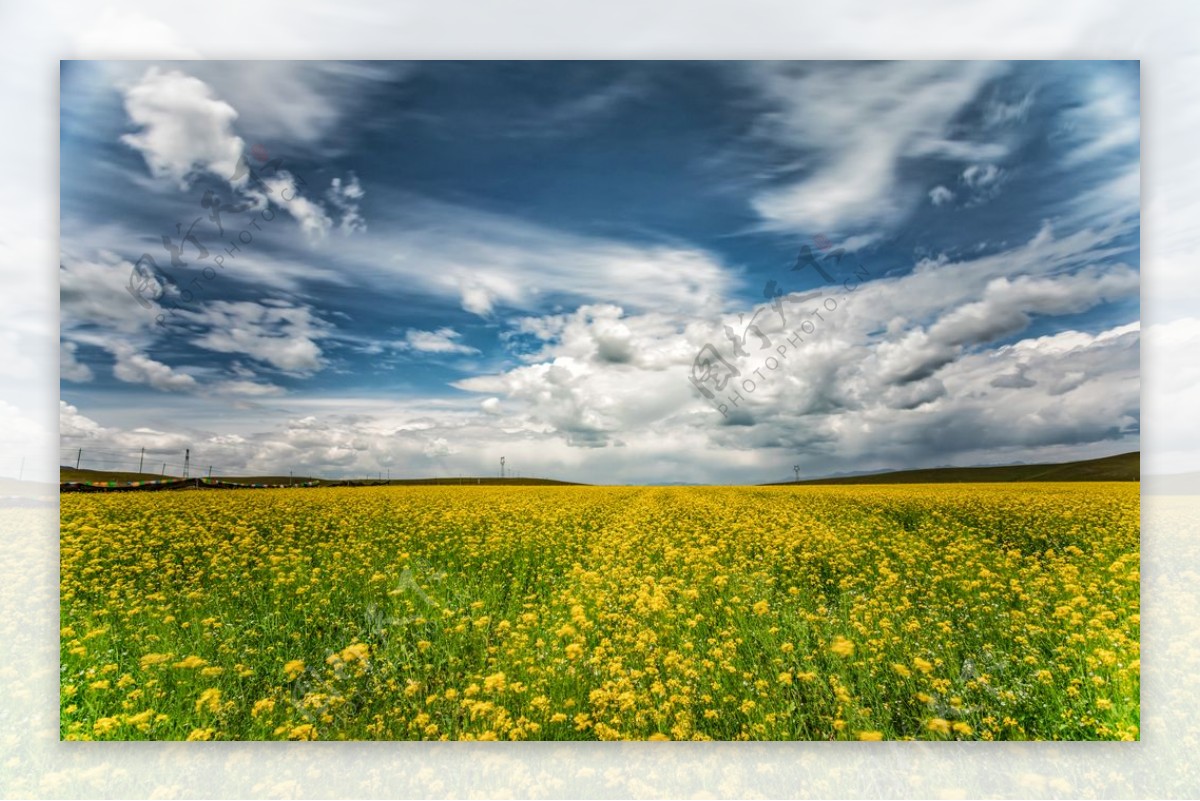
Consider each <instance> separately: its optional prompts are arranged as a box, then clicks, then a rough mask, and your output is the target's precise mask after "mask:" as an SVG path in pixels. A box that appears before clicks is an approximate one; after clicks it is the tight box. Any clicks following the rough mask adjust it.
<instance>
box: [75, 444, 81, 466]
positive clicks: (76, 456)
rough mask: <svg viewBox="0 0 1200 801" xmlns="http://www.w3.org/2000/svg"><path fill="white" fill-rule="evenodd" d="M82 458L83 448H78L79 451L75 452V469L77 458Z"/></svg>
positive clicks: (77, 464)
mask: <svg viewBox="0 0 1200 801" xmlns="http://www.w3.org/2000/svg"><path fill="white" fill-rule="evenodd" d="M82 458H83V448H80V449H79V453H77V454H75V469H76V470H78V469H79V460H80V459H82Z"/></svg>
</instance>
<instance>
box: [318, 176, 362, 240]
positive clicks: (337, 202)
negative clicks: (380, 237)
mask: <svg viewBox="0 0 1200 801" xmlns="http://www.w3.org/2000/svg"><path fill="white" fill-rule="evenodd" d="M364 194H366V193H365V192H364V191H363V188H362V184H360V183H359V182H358V176H357V175H355V174H354V173H350V175H349V177H348V178H347V179H346V180H345V181H343V180H342V179H341V178H336V177H335V178H334V179H333V181H332V182H330V185H329V191H328V192H327V193H326V196H327V197H328V198H329V202H330V203H332V204H333V206H334V207H335V208H336V209H337V210H338V211H340V212H341V213H342V219H341V222H339V223H338V229H339V230H341V232H342V233H343V234H354V233H362V232H364V231H366V230H367V221H366V220H364V219H363V217H362V214H361V213H360V212H359V210H358V201H360V200H362V197H363V195H364Z"/></svg>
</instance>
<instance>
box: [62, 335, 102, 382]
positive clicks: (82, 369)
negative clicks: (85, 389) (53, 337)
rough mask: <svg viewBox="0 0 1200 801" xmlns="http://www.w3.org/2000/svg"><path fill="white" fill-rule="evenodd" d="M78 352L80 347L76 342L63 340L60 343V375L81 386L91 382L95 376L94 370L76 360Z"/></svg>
mask: <svg viewBox="0 0 1200 801" xmlns="http://www.w3.org/2000/svg"><path fill="white" fill-rule="evenodd" d="M77 350H78V345H76V344H75V343H74V342H70V341H67V340H63V341H62V342H61V343H60V345H59V368H58V374H59V376H60V377H61V378H63V379H64V380H66V381H72V382H74V383H77V384H81V383H84V382H87V381H91V380H92V378H94V375H93V373H92V368H90V367H88V366H87V365H86V364H83V363H81V362H79V361H78V360H76V358H75V353H76V351H77Z"/></svg>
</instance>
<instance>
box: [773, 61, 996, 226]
mask: <svg viewBox="0 0 1200 801" xmlns="http://www.w3.org/2000/svg"><path fill="white" fill-rule="evenodd" d="M1002 69H1004V67H1003V65H998V64H988V63H982V62H927V61H913V62H902V63H888V64H869V65H864V64H852V63H835V64H833V65H825V66H824V68H822V69H819V70H818V69H814V68H813V67H812V66H811V65H805V64H802V63H793V64H778V65H777V64H772V65H760V66H757V67H755V68H754V71H753V73H752V77H751V80H752V83H753V85H754V86H756V87H757V88H758V90H759V91H760V92H761V94H762V95H763V97H764V98H765V99H766V100H767V101H768V102H770V103H772V104H773V105H774V108H775V110H774V111H773V112H772V113H771V114H770V115H769V116H768V117H767V119H766V121H765V123H764V126H763V129H762V133H764V134H765V135H766V136H768V137H769V138H770V139H772V140H773V141H775V142H777V143H779V144H780V145H782V146H786V147H791V148H795V149H796V150H797V152H798V154H799V155H798V156H797V163H798V165H799V166H802V167H803V168H804V169H805V170H806V173H805V174H804V176H803V177H802V178H801V179H800V180H798V181H796V182H794V183H791V184H788V185H784V186H782V187H777V188H773V189H770V190H767V191H765V192H762V193H760V194H759V195H758V197H756V198H755V199H754V201H753V203H754V207H755V209H756V210H757V211H758V213H759V214H760V215H762V217H763V218H764V220H765V221H766V222H767V224H768V225H770V226H773V227H779V228H783V229H786V230H799V231H804V232H810V233H811V232H812V231H824V232H827V233H828V232H850V231H855V232H857V231H861V230H863V229H869V228H871V227H873V226H878V225H881V224H886V223H889V222H894V221H895V220H896V219H898V217H899V215H900V214H901V213H902V212H903V211H905V210H906V209H908V208H909V207H910V206H911V205H912V204H913V203H914V202H915V201H916V197H917V194H918V191H919V190H917V189H916V188H915V187H913V186H909V185H908V184H907V183H905V182H904V181H902V179H901V177H900V172H899V169H898V168H899V163H900V160H901V159H902V158H905V157H908V156H914V155H939V156H942V157H944V158H949V159H955V160H958V159H962V158H978V157H979V156H980V155H981V153H987V154H988V155H989V156H990V157H998V156H1000V155H1002V150H1003V148H1002V147H1001V145H1000V143H994V142H985V143H965V142H957V143H952V142H947V140H946V133H947V128H948V125H949V123H950V121H951V120H952V119H953V118H954V116H955V115H956V114H957V113H958V112H959V111H960V110H961V109H962V108H963V106H964V105H966V104H967V103H968V102H969V101H971V100H972V99H973V98H974V97H975V96H976V94H977V93H978V92H979V90H980V89H981V88H982V87H983V86H984V85H985V84H986V83H987V82H988V81H989V80H991V79H992V78H994V77H996V76H997V75H998V74H999V72H1000V71H1001V70H1002ZM981 148H982V149H981Z"/></svg>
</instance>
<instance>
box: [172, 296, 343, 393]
mask: <svg viewBox="0 0 1200 801" xmlns="http://www.w3.org/2000/svg"><path fill="white" fill-rule="evenodd" d="M178 315H179V316H180V317H181V318H182V320H183V321H185V322H187V323H191V324H195V325H200V326H203V327H204V329H205V330H204V333H202V334H200V335H198V336H195V337H194V338H193V339H192V340H191V342H192V344H193V345H195V346H197V347H201V348H205V349H207V350H211V351H216V352H217V353H241V354H245V355H247V356H249V357H251V358H252V359H257V360H258V361H260V362H264V363H266V364H269V365H271V366H272V367H275V368H278V369H280V370H284V371H286V372H289V373H296V374H301V375H303V374H308V373H312V372H315V371H317V370H320V369H321V368H322V367H323V366H324V360H323V359H322V352H321V348H320V346H319V345H318V344H317V341H318V340H320V339H322V338H323V337H325V336H327V335H328V333H329V327H328V326H327V324H325V323H324V322H322V321H321V320H320V318H318V317H316V315H314V314H313V312H312V309H311V308H309V307H308V306H295V305H292V304H289V303H286V302H283V301H264V302H262V303H255V302H251V301H214V302H212V303H209V304H206V305H205V306H204V307H203V308H202V309H200V310H199V311H182V312H178Z"/></svg>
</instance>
